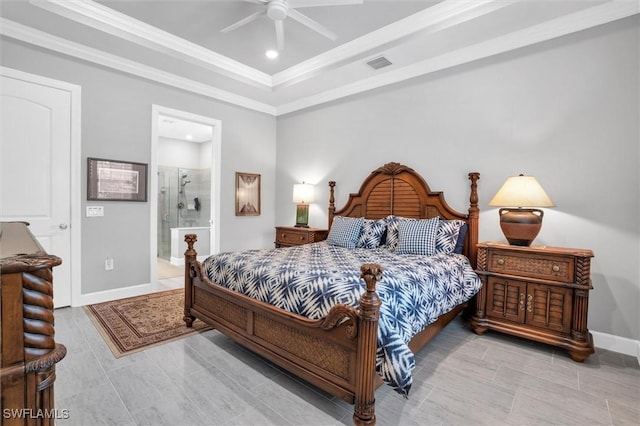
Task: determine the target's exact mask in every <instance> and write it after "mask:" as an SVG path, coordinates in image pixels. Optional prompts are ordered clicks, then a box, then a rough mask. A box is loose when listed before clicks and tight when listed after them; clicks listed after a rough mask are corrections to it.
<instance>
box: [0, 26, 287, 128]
mask: <svg viewBox="0 0 640 426" xmlns="http://www.w3.org/2000/svg"><path fill="white" fill-rule="evenodd" d="M0 34H1V35H3V36H6V37H9V38H13V39H15V40H19V41H22V42H25V43H29V44H32V45H35V46H38V47H42V48H45V49H49V50H52V51H55V52H58V53H62V54H64V55H68V56H71V57H74V58H78V59H82V60H85V61H88V62H92V63H95V64H99V65H103V66H105V67H109V68H112V69H115V70H117V71H120V72H126V73H129V74H132V75H135V76H138V77H142V78H145V79H148V80H152V81H156V82H158V83H162V84H166V85H168V86H172V87H176V88H178V89H182V90H186V91H188V92H193V93H196V94H198V95H203V96H208V97H210V98H213V99H218V100H220V101H224V102H228V103H230V104H234V105H238V106H241V107H244V108H248V109H251V110H254V111H259V112H264V113H267V114H270V115H275V107H273V106H271V105H268V104H265V103H262V102H258V101H256V100H254V99H250V98H247V97H244V96H240V95H236V94H235V93H231V92H228V91H226V90H222V89H218V88H216V87H213V86H209V85H207V84H203V83H199V82H197V81H194V80H191V79H188V78H185V77H181V76H179V75H176V74H172V73H169V72H165V71H161V70H159V69H157V68H153V67H150V66H148V65H144V64H141V63H139V62H135V61H132V60H129V59H125V58H122V57H120V56H116V55H112V54H110V53H106V52H103V51H101V50H98V49H94V48H91V47H88V46H85V45H82V44H79V43H75V42H72V41H69V40H66V39H63V38H60V37H57V36H54V35H52V34H49V33H46V32H43V31H40V30H36V29H34V28H31V27H27V26H25V25H22V24H19V23H17V22H14V21H11V20H9V19H5V18H0Z"/></svg>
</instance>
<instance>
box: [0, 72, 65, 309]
mask: <svg viewBox="0 0 640 426" xmlns="http://www.w3.org/2000/svg"><path fill="white" fill-rule="evenodd" d="M0 78H1V79H2V80H1V81H0V220H2V221H26V222H29V224H30V229H31V232H32V233H33V234H34V235H35V236H36V238H37V239H38V241H39V242H40V245H42V247H43V248H44V250H45V251H46V252H47V253H49V254H53V255H56V256H58V257H60V258H62V265H60V266H57V267H55V268H54V270H53V277H54V278H53V284H54V285H53V289H54V303H55V306H56V307H61V306H68V305H70V304H71V231H70V226H71V223H70V220H71V171H70V161H71V158H70V157H71V94H70V92H68V91H65V90H60V89H56V88H53V87H49V86H46V85H42V84H37V83H32V82H28V81H24V80H22V79H18V78H12V77H8V76H5V75H3V76H1V77H0Z"/></svg>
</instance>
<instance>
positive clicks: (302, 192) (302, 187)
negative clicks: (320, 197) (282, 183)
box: [293, 182, 314, 204]
mask: <svg viewBox="0 0 640 426" xmlns="http://www.w3.org/2000/svg"><path fill="white" fill-rule="evenodd" d="M293 202H294V203H298V204H309V203H313V202H314V196H313V185H310V184H308V183H304V182H302V183H296V184H294V185H293Z"/></svg>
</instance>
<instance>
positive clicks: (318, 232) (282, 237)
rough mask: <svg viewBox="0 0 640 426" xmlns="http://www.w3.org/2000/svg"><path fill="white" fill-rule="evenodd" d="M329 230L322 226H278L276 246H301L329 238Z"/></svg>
mask: <svg viewBox="0 0 640 426" xmlns="http://www.w3.org/2000/svg"><path fill="white" fill-rule="evenodd" d="M327 235H329V231H328V230H326V229H320V228H302V227H295V226H276V241H275V244H276V248H280V247H291V246H299V245H301V244H308V243H315V242H318V241H323V240H326V239H327Z"/></svg>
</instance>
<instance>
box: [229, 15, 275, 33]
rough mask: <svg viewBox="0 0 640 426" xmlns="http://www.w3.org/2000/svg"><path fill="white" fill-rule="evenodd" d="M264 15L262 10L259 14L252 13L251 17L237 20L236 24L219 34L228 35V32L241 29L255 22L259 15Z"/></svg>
mask: <svg viewBox="0 0 640 426" xmlns="http://www.w3.org/2000/svg"><path fill="white" fill-rule="evenodd" d="M265 13H266V11H264V10H262V11H260V12H255V13H252V14H251V15H249V16H247V17H246V18H242V19H241V20H239V21H238V22H236V23H235V24H231V25H229V26H228V27H226V28H223V29H221V30H220V32H221V33H228V32H229V31H233V30H235V29H236V28H238V27H241V26H243V25H246V24H248V23H249V22H251V21H253V20H255V19H256V18H258V17H259V16H260V15H264V14H265Z"/></svg>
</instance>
